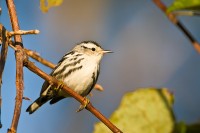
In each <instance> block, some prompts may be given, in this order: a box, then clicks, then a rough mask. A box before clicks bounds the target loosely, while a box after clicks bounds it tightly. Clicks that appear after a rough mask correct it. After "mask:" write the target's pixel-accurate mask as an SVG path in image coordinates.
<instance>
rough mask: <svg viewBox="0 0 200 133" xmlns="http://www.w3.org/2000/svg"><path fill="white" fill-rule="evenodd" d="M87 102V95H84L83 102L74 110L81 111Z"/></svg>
mask: <svg viewBox="0 0 200 133" xmlns="http://www.w3.org/2000/svg"><path fill="white" fill-rule="evenodd" d="M89 103H90V100H89V99H88V98H87V97H84V99H83V104H81V105H80V107H79V109H78V110H77V111H76V112H80V111H82V110H83V109H84V108H85V107H86V106H87V105H88V104H89Z"/></svg>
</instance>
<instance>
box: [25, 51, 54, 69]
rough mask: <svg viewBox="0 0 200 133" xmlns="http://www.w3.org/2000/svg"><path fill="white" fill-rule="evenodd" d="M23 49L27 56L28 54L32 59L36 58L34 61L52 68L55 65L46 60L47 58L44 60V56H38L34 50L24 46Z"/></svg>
mask: <svg viewBox="0 0 200 133" xmlns="http://www.w3.org/2000/svg"><path fill="white" fill-rule="evenodd" d="M24 50H25V52H26V54H27V55H28V56H30V57H31V58H33V59H34V60H36V61H38V62H40V63H42V64H43V65H45V66H48V67H50V68H52V69H53V68H55V67H56V65H55V64H53V63H51V62H50V61H48V60H46V59H44V58H42V57H40V56H39V54H38V53H37V52H34V51H32V50H29V49H26V48H25V49H24Z"/></svg>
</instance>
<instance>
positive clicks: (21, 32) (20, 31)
mask: <svg viewBox="0 0 200 133" xmlns="http://www.w3.org/2000/svg"><path fill="white" fill-rule="evenodd" d="M39 33H40V31H39V30H27V31H25V30H18V31H10V32H9V34H10V36H14V35H28V34H39Z"/></svg>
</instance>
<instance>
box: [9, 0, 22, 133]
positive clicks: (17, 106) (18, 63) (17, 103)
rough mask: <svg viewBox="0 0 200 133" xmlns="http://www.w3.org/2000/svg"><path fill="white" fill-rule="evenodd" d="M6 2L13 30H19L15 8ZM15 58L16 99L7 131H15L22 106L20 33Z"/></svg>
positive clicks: (15, 38)
mask: <svg viewBox="0 0 200 133" xmlns="http://www.w3.org/2000/svg"><path fill="white" fill-rule="evenodd" d="M6 4H7V7H8V11H9V16H10V21H11V24H12V29H13V31H14V32H15V31H19V30H20V27H19V23H18V18H17V13H16V9H15V4H14V2H13V0H6ZM14 40H15V44H14V45H15V48H16V49H17V51H15V59H16V100H15V109H14V115H13V119H12V123H11V127H10V129H8V133H16V131H17V126H18V122H19V118H20V114H21V107H22V98H23V90H24V81H23V60H24V57H25V54H24V51H23V44H22V38H21V35H15V36H14Z"/></svg>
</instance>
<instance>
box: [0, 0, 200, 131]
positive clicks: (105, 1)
mask: <svg viewBox="0 0 200 133" xmlns="http://www.w3.org/2000/svg"><path fill="white" fill-rule="evenodd" d="M164 2H165V3H166V4H167V5H169V4H170V3H171V2H172V0H164ZM15 4H16V9H17V15H18V18H19V23H20V27H21V29H23V30H30V29H39V30H40V34H39V35H28V36H23V43H24V46H25V47H26V48H28V49H31V50H34V51H37V52H38V53H40V55H41V56H42V57H44V58H46V59H48V60H49V61H52V62H53V63H57V62H58V61H59V60H60V58H61V57H62V56H63V55H64V54H65V53H66V52H68V51H70V50H71V49H72V48H73V47H74V46H75V44H76V43H78V42H81V41H83V40H94V41H97V42H98V43H100V44H101V46H102V47H103V48H104V49H109V50H112V51H113V52H114V53H113V54H108V55H106V56H105V57H104V58H103V60H102V62H101V73H100V76H99V80H98V83H99V84H101V85H102V86H103V87H104V89H105V90H104V91H103V92H98V91H95V90H93V91H92V93H93V97H91V98H90V100H91V102H92V103H93V105H94V106H95V107H96V108H97V109H99V110H100V111H101V112H102V113H103V114H104V115H105V116H106V117H109V116H110V115H111V113H112V112H113V111H114V110H115V109H116V108H117V107H118V105H119V103H120V99H121V98H122V96H123V95H124V94H125V93H126V92H129V91H133V90H135V89H136V88H140V87H167V88H169V90H170V91H172V92H173V93H174V95H175V103H174V112H175V116H176V118H177V120H178V121H180V120H183V121H185V122H187V123H193V122H197V121H199V118H200V113H199V112H200V102H199V101H200V97H199V95H200V78H199V77H200V55H199V54H198V53H197V52H196V51H195V50H194V48H193V47H192V45H191V43H190V42H189V41H188V39H187V38H186V37H185V36H184V35H183V33H182V32H181V31H180V30H179V29H177V27H175V26H174V25H173V24H172V23H171V22H170V21H168V19H167V18H166V16H165V15H164V14H163V13H162V12H161V11H160V9H158V8H157V6H155V5H154V3H153V2H152V1H150V0H140V1H138V0H128V1H126V2H125V1H122V0H95V1H93V0H85V1H81V0H64V2H63V4H62V5H61V6H59V7H55V8H51V9H50V10H49V12H48V13H46V14H44V13H42V12H41V10H40V8H39V4H40V3H39V1H27V0H20V1H15ZM0 6H1V7H2V15H1V18H0V19H1V23H3V25H4V26H5V27H6V28H7V30H11V25H10V20H9V16H8V11H7V7H6V3H5V1H1V4H0ZM180 19H181V21H182V22H183V23H184V25H186V27H187V28H188V29H189V30H190V31H191V32H192V34H193V35H194V37H196V38H197V40H198V41H199V42H200V27H199V23H200V18H199V17H180ZM34 62H35V63H36V65H37V66H38V67H40V68H41V69H42V70H44V71H45V72H47V73H50V72H51V69H49V68H47V67H45V66H43V65H41V64H40V63H37V62H36V61H34ZM24 74H25V75H24V86H25V90H24V96H26V97H29V98H30V99H31V100H32V101H34V100H35V99H36V98H37V97H38V96H39V93H40V89H41V86H42V84H43V82H44V80H43V79H41V78H40V77H38V76H37V75H35V74H34V73H32V72H30V71H29V70H27V69H26V68H24ZM15 95H16V91H15V57H14V51H13V49H11V48H9V51H8V58H7V62H6V66H5V71H4V76H3V86H2V98H3V104H2V124H3V127H2V129H0V132H2V133H5V132H7V129H8V128H9V127H10V124H11V121H12V117H13V109H14V103H15ZM30 104H31V101H25V100H24V101H23V107H22V110H21V111H22V112H21V117H20V122H19V126H18V132H19V133H36V132H37V133H43V132H44V133H55V132H59V133H64V132H71V133H91V132H92V131H93V125H94V123H95V122H98V121H99V120H98V119H97V118H96V117H95V116H93V115H92V114H91V113H90V112H88V111H86V110H83V111H81V112H80V113H76V112H75V111H76V110H77V108H78V107H79V103H78V102H77V101H76V100H74V99H73V98H68V99H64V100H62V101H60V102H58V103H57V104H55V105H52V106H50V105H49V104H45V105H44V106H42V107H41V108H40V109H39V110H37V111H36V112H35V113H34V114H32V115H29V114H28V113H26V112H25V110H26V108H27V107H28V106H29V105H30Z"/></svg>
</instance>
